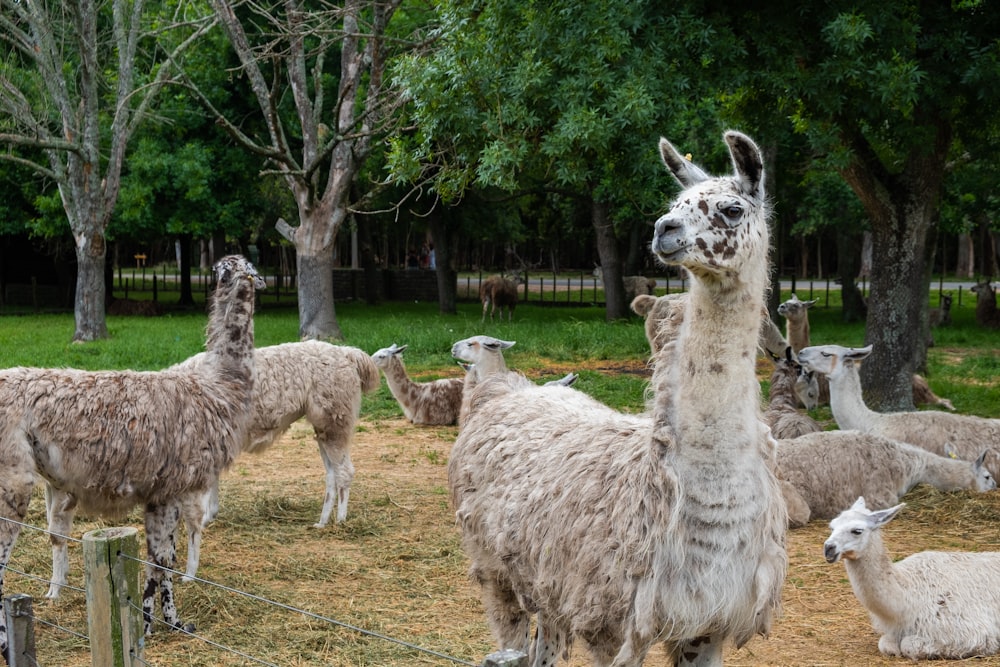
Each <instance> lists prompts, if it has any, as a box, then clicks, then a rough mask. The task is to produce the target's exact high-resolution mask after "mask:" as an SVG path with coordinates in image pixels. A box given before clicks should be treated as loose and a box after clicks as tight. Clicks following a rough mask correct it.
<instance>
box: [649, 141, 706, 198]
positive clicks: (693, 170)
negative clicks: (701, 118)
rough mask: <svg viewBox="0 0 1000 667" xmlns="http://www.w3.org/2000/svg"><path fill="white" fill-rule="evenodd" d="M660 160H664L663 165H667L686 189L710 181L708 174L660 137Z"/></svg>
mask: <svg viewBox="0 0 1000 667" xmlns="http://www.w3.org/2000/svg"><path fill="white" fill-rule="evenodd" d="M660 159H661V160H663V164H665V165H667V169H669V170H670V173H671V174H673V175H674V178H676V179H677V182H678V183H680V184H681V185H682V186H684V187H685V188H689V187H691V186H692V185H697V184H698V183H701V182H702V181H707V180H708V179H709V176H708V174H706V173H705V172H704V171H702V170H701V168H700V167H698V166H696V165H695V164H694V163H693V162H691V160H689V159H688V158H686V157H684V156H683V155H681V154H680V153H678V152H677V149H676V148H674V146H673V144H671V143H670V142H669V141H667V140H666V139H664V138H663V137H660Z"/></svg>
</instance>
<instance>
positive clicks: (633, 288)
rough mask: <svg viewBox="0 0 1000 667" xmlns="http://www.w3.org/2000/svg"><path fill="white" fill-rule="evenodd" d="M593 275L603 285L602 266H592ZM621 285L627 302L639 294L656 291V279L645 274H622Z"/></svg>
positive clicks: (651, 293)
mask: <svg viewBox="0 0 1000 667" xmlns="http://www.w3.org/2000/svg"><path fill="white" fill-rule="evenodd" d="M594 277H595V278H597V281H598V282H599V283H601V286H602V287H603V286H604V267H603V266H596V267H594ZM622 285H623V286H624V287H625V300H626V301H628V302H629V303H632V301H634V300H635V298H636V297H637V296H639V295H640V294H646V295H653V294H655V293H656V279H655V278H647V277H646V276H622Z"/></svg>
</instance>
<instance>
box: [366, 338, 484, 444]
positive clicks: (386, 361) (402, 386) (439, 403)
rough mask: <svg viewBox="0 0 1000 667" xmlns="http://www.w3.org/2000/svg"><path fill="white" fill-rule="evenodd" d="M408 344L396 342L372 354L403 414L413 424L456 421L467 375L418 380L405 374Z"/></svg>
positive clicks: (446, 423) (444, 423)
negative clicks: (405, 353) (428, 380)
mask: <svg viewBox="0 0 1000 667" xmlns="http://www.w3.org/2000/svg"><path fill="white" fill-rule="evenodd" d="M406 348H407V346H406V345H402V346H399V345H396V344H395V343H393V344H392V345H390V346H389V347H383V348H382V349H381V350H378V351H377V352H375V353H374V354H373V355H372V360H373V361H374V362H375V365H376V366H378V367H379V368H380V369H381V370H382V373H383V374H384V375H385V381H386V384H387V385H389V391H390V392H391V393H392V396H393V398H395V399H396V402H397V403H399V407H401V408H402V409H403V415H404V416H405V417H406V418H407V419H409V420H410V421H411V422H413V423H414V424H429V425H445V426H447V425H451V424H457V423H458V413H459V411H460V410H461V408H462V388H463V387H464V386H465V378H464V377H455V378H441V379H438V380H432V381H430V382H415V381H414V380H412V379H410V377H409V376H408V375H407V374H406V366H405V365H404V364H403V351H404V350H406Z"/></svg>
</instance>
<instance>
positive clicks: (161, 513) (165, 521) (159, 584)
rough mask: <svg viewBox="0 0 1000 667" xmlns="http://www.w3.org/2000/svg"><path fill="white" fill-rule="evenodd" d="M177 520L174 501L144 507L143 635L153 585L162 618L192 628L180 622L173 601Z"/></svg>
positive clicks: (149, 622) (150, 622)
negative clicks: (157, 594)
mask: <svg viewBox="0 0 1000 667" xmlns="http://www.w3.org/2000/svg"><path fill="white" fill-rule="evenodd" d="M179 522H180V508H179V507H178V505H177V503H170V504H169V505H149V506H147V507H146V551H147V552H148V554H147V555H148V558H149V562H148V564H147V565H146V568H145V569H146V584H145V586H144V588H143V591H142V617H143V625H144V631H145V633H146V634H147V635H149V634H152V632H153V608H154V606H155V605H156V591H157V589H159V591H160V605H161V607H162V610H163V622H164V623H165V624H166V625H167V626H168V627H170V628H172V629H175V630H185V631H188V632H190V631H191V630H193V629H194V626H193V625H190V624H189V625H183V624H181V622H180V620H178V618H177V607H176V605H175V604H174V581H173V573H172V572H171V570H172V569H173V567H174V565H175V563H176V561H177V525H178V523H179ZM165 568H168V569H165Z"/></svg>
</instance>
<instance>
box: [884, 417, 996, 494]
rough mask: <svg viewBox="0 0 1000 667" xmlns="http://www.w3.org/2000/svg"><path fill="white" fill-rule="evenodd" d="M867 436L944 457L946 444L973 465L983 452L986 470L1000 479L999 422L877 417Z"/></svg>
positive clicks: (979, 419)
mask: <svg viewBox="0 0 1000 667" xmlns="http://www.w3.org/2000/svg"><path fill="white" fill-rule="evenodd" d="M866 430H867V432H868V433H873V434H875V435H881V436H882V437H885V438H889V439H891V440H898V441H900V442H908V443H910V444H911V445H916V446H917V447H920V448H921V449H926V450H927V451H930V452H933V453H935V454H938V455H939V456H946V455H947V452H946V451H945V445H947V444H950V445H951V446H952V447H953V448H954V450H955V453H956V454H957V455H958V457H959V458H962V459H965V460H967V461H975V460H976V459H977V458H978V457H979V455H980V454H981V453H982V451H983V450H984V449H987V448H989V449H990V451H989V453H988V454H987V455H986V462H985V463H986V468H987V469H988V470H989V471H990V473H991V474H992V475H993V477H994V478H996V479H1000V452H998V451H997V448H998V447H1000V419H987V418H984V417H975V416H972V415H959V414H954V413H950V412H940V411H937V410H934V411H918V412H893V413H884V414H879V416H878V419H877V420H873V421H872V423H871V424H870V425H869V428H868V429H866Z"/></svg>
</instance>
